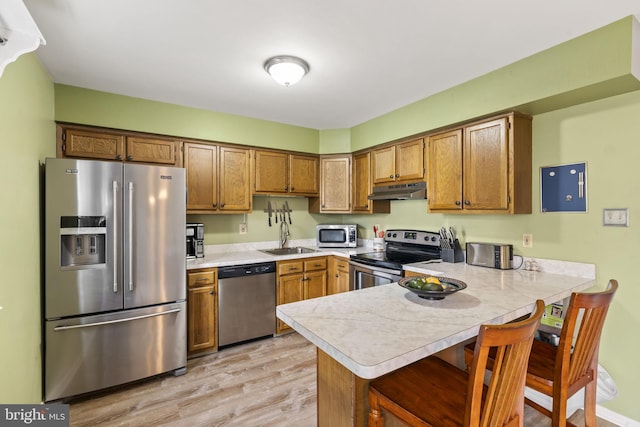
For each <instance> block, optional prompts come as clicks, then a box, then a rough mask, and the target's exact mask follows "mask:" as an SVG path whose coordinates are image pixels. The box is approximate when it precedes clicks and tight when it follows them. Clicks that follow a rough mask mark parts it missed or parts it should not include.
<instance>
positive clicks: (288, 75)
mask: <svg viewBox="0 0 640 427" xmlns="http://www.w3.org/2000/svg"><path fill="white" fill-rule="evenodd" d="M264 69H265V71H266V72H267V73H269V75H270V76H271V77H272V78H273V80H275V81H277V82H278V83H280V84H281V85H285V86H291V85H294V84H296V83H298V82H299V81H300V79H301V78H302V77H304V75H305V74H307V73H308V72H309V64H307V63H306V61H304V60H302V59H300V58H297V57H295V56H274V57H273V58H270V59H268V60H267V62H265V63H264Z"/></svg>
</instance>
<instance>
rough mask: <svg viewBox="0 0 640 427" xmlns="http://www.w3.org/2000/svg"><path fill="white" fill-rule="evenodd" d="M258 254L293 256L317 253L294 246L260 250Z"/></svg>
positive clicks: (313, 250)
mask: <svg viewBox="0 0 640 427" xmlns="http://www.w3.org/2000/svg"><path fill="white" fill-rule="evenodd" d="M260 252H264V253H265V254H271V255H294V254H308V253H311V252H318V251H316V250H315V249H309V248H303V247H302V246H296V247H295V248H274V249H260Z"/></svg>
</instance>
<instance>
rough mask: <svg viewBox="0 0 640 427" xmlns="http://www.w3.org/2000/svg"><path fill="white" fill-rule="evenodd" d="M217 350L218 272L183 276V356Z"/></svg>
mask: <svg viewBox="0 0 640 427" xmlns="http://www.w3.org/2000/svg"><path fill="white" fill-rule="evenodd" d="M217 349H218V270H217V269H216V268H206V269H200V270H189V272H187V353H188V355H189V356H195V355H200V354H205V353H210V352H213V351H216V350H217Z"/></svg>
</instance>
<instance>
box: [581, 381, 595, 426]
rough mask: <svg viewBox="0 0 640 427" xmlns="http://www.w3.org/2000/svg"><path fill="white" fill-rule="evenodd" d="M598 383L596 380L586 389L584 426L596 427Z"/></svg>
mask: <svg viewBox="0 0 640 427" xmlns="http://www.w3.org/2000/svg"><path fill="white" fill-rule="evenodd" d="M597 388H598V383H597V381H596V379H594V380H593V381H591V382H590V383H589V384H587V385H586V386H585V387H584V425H585V427H596V424H597V421H596V391H597Z"/></svg>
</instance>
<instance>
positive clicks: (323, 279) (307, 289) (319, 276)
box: [304, 270, 327, 299]
mask: <svg viewBox="0 0 640 427" xmlns="http://www.w3.org/2000/svg"><path fill="white" fill-rule="evenodd" d="M325 295H327V270H323V271H310V272H307V273H305V274H304V299H310V298H317V297H323V296H325Z"/></svg>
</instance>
